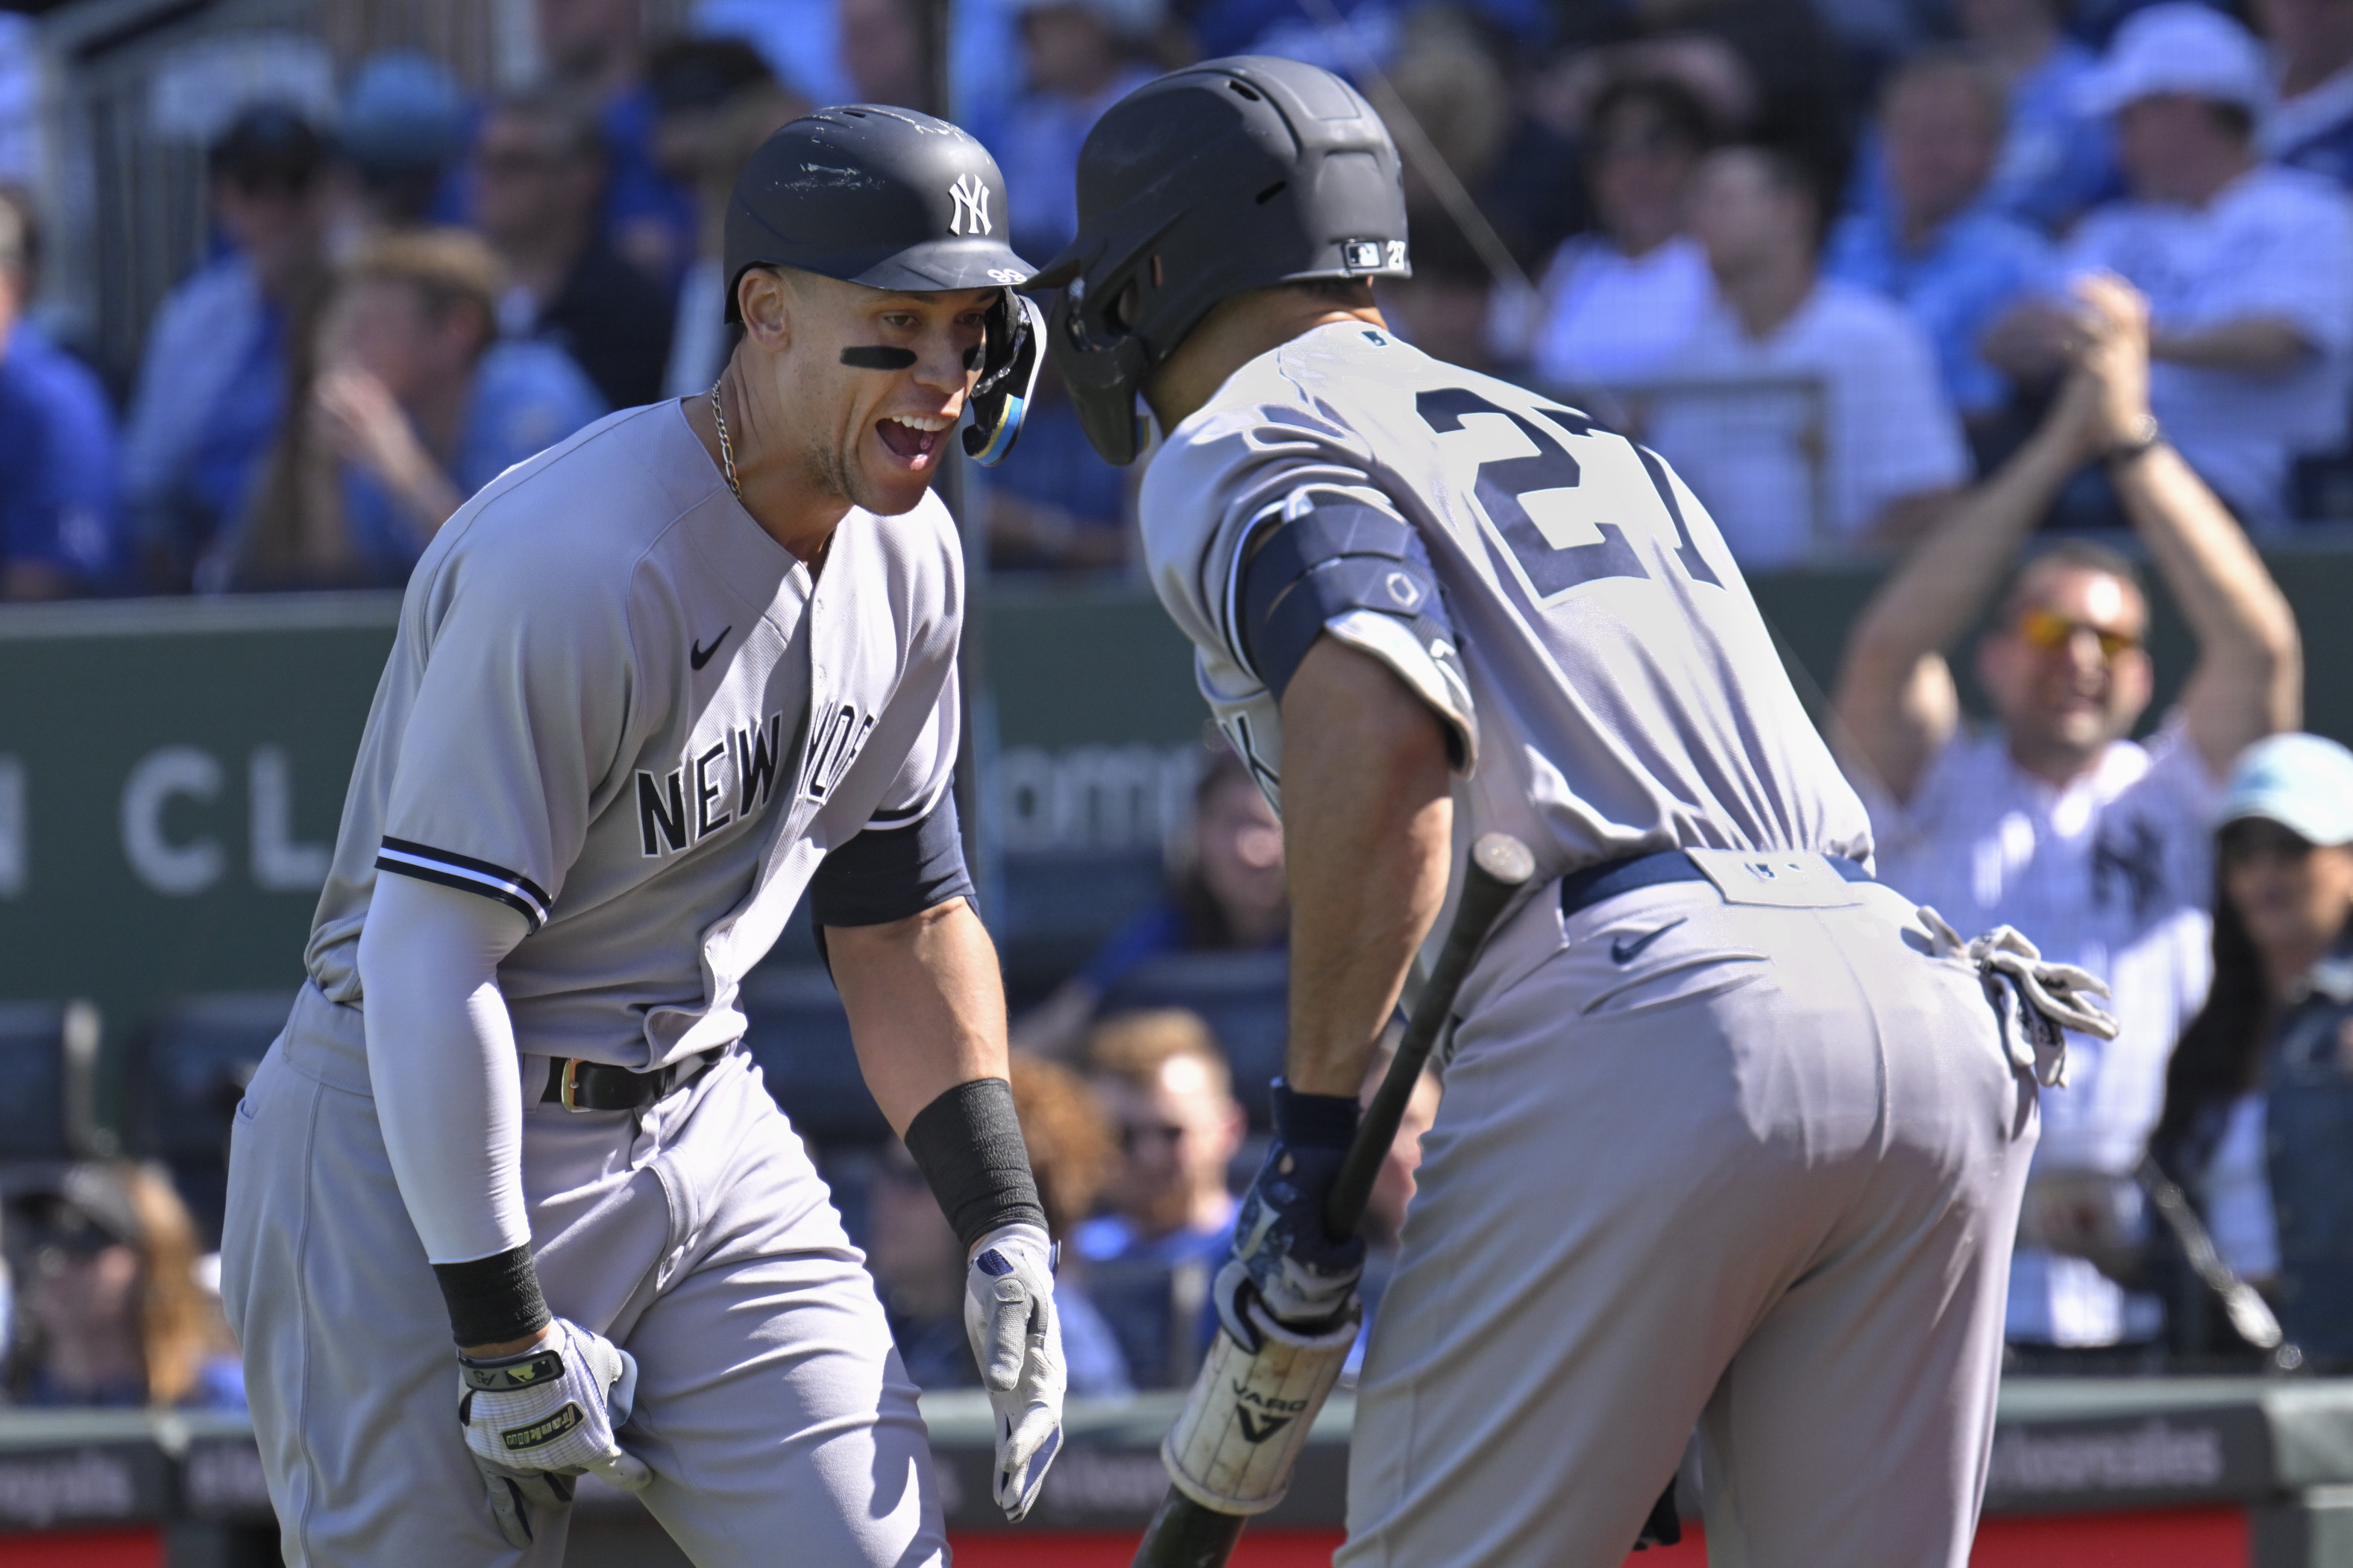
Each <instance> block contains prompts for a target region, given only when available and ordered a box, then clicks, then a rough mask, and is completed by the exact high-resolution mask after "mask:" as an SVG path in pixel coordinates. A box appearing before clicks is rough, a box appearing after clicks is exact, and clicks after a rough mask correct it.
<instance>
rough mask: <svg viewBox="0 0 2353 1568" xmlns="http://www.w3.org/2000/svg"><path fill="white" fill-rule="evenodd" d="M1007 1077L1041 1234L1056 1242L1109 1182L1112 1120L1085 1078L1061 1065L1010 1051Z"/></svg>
mask: <svg viewBox="0 0 2353 1568" xmlns="http://www.w3.org/2000/svg"><path fill="white" fill-rule="evenodd" d="M1008 1077H1010V1078H1011V1079H1012V1081H1013V1113H1014V1115H1015V1116H1016V1117H1018V1119H1019V1120H1020V1122H1021V1142H1022V1143H1023V1144H1024V1145H1025V1146H1026V1147H1027V1148H1028V1149H1029V1170H1030V1173H1031V1174H1033V1175H1035V1176H1036V1177H1037V1178H1038V1199H1039V1202H1040V1203H1041V1204H1043V1205H1045V1209H1046V1230H1047V1232H1048V1234H1050V1235H1051V1236H1052V1237H1055V1239H1057V1240H1060V1239H1061V1238H1062V1237H1066V1236H1068V1235H1069V1234H1070V1233H1071V1230H1073V1229H1074V1228H1076V1227H1077V1226H1078V1225H1079V1223H1080V1222H1081V1221H1082V1220H1084V1219H1085V1218H1086V1217H1087V1215H1090V1214H1092V1213H1093V1212H1094V1206H1095V1199H1096V1198H1097V1197H1098V1196H1100V1195H1101V1194H1102V1193H1103V1184H1104V1183H1105V1182H1107V1181H1109V1180H1110V1179H1111V1173H1112V1168H1113V1164H1114V1163H1115V1162H1116V1160H1117V1158H1118V1145H1117V1144H1116V1142H1114V1141H1113V1137H1112V1130H1111V1118H1110V1117H1109V1116H1108V1115H1106V1114H1105V1113H1104V1111H1103V1102H1102V1101H1101V1100H1097V1099H1096V1098H1095V1092H1094V1090H1093V1089H1090V1088H1088V1087H1087V1080H1086V1079H1083V1078H1081V1077H1080V1076H1079V1075H1078V1074H1077V1073H1075V1072H1073V1071H1071V1069H1070V1068H1066V1067H1064V1066H1062V1065H1061V1064H1060V1062H1050V1061H1048V1060H1046V1059H1045V1058H1042V1057H1037V1056H1032V1055H1031V1054H1030V1053H1029V1052H1028V1051H1015V1052H1014V1053H1013V1055H1012V1058H1011V1063H1010V1070H1009V1072H1008Z"/></svg>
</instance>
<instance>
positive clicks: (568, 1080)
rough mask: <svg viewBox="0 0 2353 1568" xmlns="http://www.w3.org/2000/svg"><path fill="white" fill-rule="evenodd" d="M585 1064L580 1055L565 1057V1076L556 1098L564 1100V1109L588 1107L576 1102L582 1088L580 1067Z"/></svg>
mask: <svg viewBox="0 0 2353 1568" xmlns="http://www.w3.org/2000/svg"><path fill="white" fill-rule="evenodd" d="M585 1065H586V1064H585V1063H584V1062H582V1061H581V1059H580V1058H578V1057H567V1058H565V1061H564V1076H563V1078H562V1079H561V1080H560V1087H559V1089H558V1090H557V1095H556V1098H557V1099H558V1100H561V1101H562V1103H563V1106H564V1109H565V1110H575V1111H585V1110H586V1109H587V1108H586V1106H583V1105H579V1104H576V1103H575V1100H577V1098H578V1095H579V1089H580V1069H581V1068H582V1067H584V1066H585Z"/></svg>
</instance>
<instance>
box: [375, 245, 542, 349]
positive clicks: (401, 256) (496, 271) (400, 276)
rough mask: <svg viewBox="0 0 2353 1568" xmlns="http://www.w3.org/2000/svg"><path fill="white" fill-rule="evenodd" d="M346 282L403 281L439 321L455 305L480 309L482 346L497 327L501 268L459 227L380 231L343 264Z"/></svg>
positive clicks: (494, 255)
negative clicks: (398, 231) (379, 234)
mask: <svg viewBox="0 0 2353 1568" xmlns="http://www.w3.org/2000/svg"><path fill="white" fill-rule="evenodd" d="M342 276H343V281H344V282H346V283H404V284H406V285H407V286H408V287H409V288H411V289H415V290H416V291H417V296H418V297H419V298H420V299H422V300H424V302H425V310H426V313H427V315H429V316H431V317H432V318H433V320H434V321H437V322H438V321H444V320H446V319H447V318H448V314H449V312H450V311H451V310H456V309H458V308H459V307H460V306H464V307H467V308H469V309H471V310H475V311H477V312H479V313H480V317H481V322H482V346H484V347H488V346H489V344H490V342H491V338H493V337H495V336H496V335H497V332H498V319H499V292H500V290H501V289H502V288H503V287H504V286H505V269H504V268H502V267H501V265H500V264H499V258H498V253H497V252H496V251H494V250H492V249H491V247H490V246H489V244H488V243H487V242H485V241H484V240H483V239H482V238H481V237H480V236H479V235H476V234H474V233H472V232H471V231H470V230H467V229H462V228H425V229H408V230H405V231H402V232H400V233H396V234H387V235H382V236H379V237H376V238H375V239H372V240H369V241H368V242H367V243H366V244H364V245H363V246H361V247H360V248H359V250H358V251H357V253H355V254H354V255H353V257H352V258H351V259H350V260H349V261H347V262H345V263H344V264H343V275H342Z"/></svg>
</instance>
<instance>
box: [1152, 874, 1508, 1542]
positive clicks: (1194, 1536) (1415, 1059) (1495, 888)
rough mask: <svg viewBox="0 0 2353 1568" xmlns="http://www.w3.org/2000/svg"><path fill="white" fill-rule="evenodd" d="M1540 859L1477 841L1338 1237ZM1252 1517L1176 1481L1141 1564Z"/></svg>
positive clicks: (1386, 1078)
mask: <svg viewBox="0 0 2353 1568" xmlns="http://www.w3.org/2000/svg"><path fill="white" fill-rule="evenodd" d="M1535 868H1536V863H1535V856H1533V855H1531V854H1529V853H1528V847H1527V846H1526V845H1525V844H1523V843H1521V842H1520V841H1519V840H1518V839H1516V838H1514V837H1512V836H1511V835H1510V834H1508V833H1488V834H1482V835H1481V837H1480V838H1479V841H1478V842H1477V843H1476V844H1473V845H1472V847H1471V861H1470V865H1469V866H1468V868H1466V869H1465V871H1464V873H1463V879H1462V896H1461V899H1460V900H1458V901H1457V902H1456V904H1455V906H1454V923H1453V924H1452V925H1451V926H1450V927H1448V928H1447V932H1446V942H1445V945H1444V946H1442V947H1440V949H1439V952H1438V962H1437V963H1436V964H1435V965H1433V966H1432V968H1431V969H1430V983H1429V984H1427V985H1425V986H1423V987H1422V992H1421V996H1420V998H1419V1000H1418V1001H1417V1002H1416V1004H1415V1005H1414V1008H1413V1016H1411V1017H1410V1018H1409V1019H1408V1020H1407V1023H1406V1029H1405V1038H1404V1039H1402V1040H1400V1041H1399V1042H1398V1048H1397V1055H1396V1056H1394V1057H1392V1058H1390V1059H1389V1066H1388V1072H1387V1073H1386V1074H1384V1075H1383V1077H1382V1079H1381V1086H1380V1088H1379V1089H1377V1090H1376V1091H1375V1092H1374V1095H1373V1103H1372V1104H1371V1106H1370V1107H1368V1108H1367V1109H1366V1111H1365V1115H1364V1119H1363V1120H1362V1121H1359V1122H1358V1123H1357V1124H1356V1141H1355V1142H1352V1143H1351V1144H1349V1146H1348V1154H1347V1158H1346V1159H1345V1161H1344V1162H1343V1163H1342V1164H1341V1166H1340V1174H1339V1176H1338V1178H1337V1179H1336V1180H1335V1181H1334V1183H1333V1184H1332V1195H1331V1198H1330V1201H1329V1203H1328V1205H1326V1207H1325V1208H1324V1224H1325V1225H1326V1226H1329V1227H1330V1228H1331V1231H1332V1234H1333V1235H1334V1236H1336V1237H1350V1236H1354V1235H1355V1234H1356V1226H1357V1223H1358V1222H1359V1221H1361V1220H1362V1219H1363V1218H1364V1217H1365V1205H1366V1202H1367V1201H1368V1200H1369V1199H1370V1198H1371V1197H1372V1193H1373V1179H1374V1178H1375V1177H1376V1176H1377V1175H1378V1174H1379V1173H1380V1168H1381V1162H1382V1160H1383V1159H1385V1158H1386V1157H1387V1156H1388V1151H1389V1145H1390V1144H1392V1143H1394V1142H1397V1134H1398V1127H1399V1126H1400V1125H1401V1124H1402V1123H1403V1122H1404V1121H1405V1111H1406V1106H1407V1103H1408V1102H1409V1101H1410V1100H1412V1099H1413V1091H1414V1087H1415V1085H1416V1084H1417V1083H1419V1081H1420V1079H1421V1069H1422V1068H1423V1067H1424V1066H1425V1065H1427V1064H1428V1062H1429V1060H1430V1050H1431V1048H1432V1047H1435V1046H1436V1045H1437V1044H1438V1037H1439V1036H1440V1033H1441V1032H1443V1031H1444V1029H1445V1027H1446V1021H1447V1019H1448V1017H1449V1016H1451V1014H1452V1013H1453V1011H1454V996H1455V993H1456V992H1458V991H1460V990H1461V988H1462V980H1463V977H1464V976H1465V975H1467V974H1469V973H1470V972H1471V963H1472V960H1473V959H1475V958H1477V957H1478V956H1479V949H1480V948H1481V947H1482V945H1484V944H1485V942H1486V941H1487V933H1488V932H1489V931H1492V930H1493V928H1494V924H1495V921H1496V920H1497V919H1498V918H1499V917H1500V916H1501V915H1502V914H1503V912H1504V905H1506V904H1508V903H1509V902H1511V900H1512V895H1513V894H1514V893H1516V892H1518V891H1519V890H1520V889H1521V888H1522V887H1524V886H1525V885H1526V883H1527V880H1528V879H1529V878H1531V877H1533V876H1535ZM1219 1332H1220V1333H1222V1332H1224V1331H1223V1330H1222V1329H1221V1330H1219ZM1314 1415H1315V1413H1314V1411H1312V1410H1310V1411H1307V1412H1305V1413H1304V1415H1303V1419H1304V1420H1305V1421H1310V1422H1312V1421H1313V1420H1314ZM1247 1522H1248V1520H1247V1518H1246V1516H1244V1515H1241V1514H1233V1513H1221V1512H1219V1510H1216V1509H1212V1508H1208V1507H1206V1506H1204V1505H1203V1504H1201V1503H1199V1502H1197V1501H1195V1500H1193V1499H1192V1498H1189V1497H1187V1496H1186V1495H1185V1493H1184V1492H1182V1491H1180V1490H1178V1489H1176V1487H1174V1486H1172V1487H1170V1488H1169V1489H1168V1495H1167V1496H1166V1498H1164V1499H1163V1500H1161V1503H1160V1509H1159V1511H1158V1512H1156V1513H1155V1514H1154V1515H1153V1516H1152V1522H1151V1523H1150V1524H1149V1525H1147V1526H1146V1527H1145V1531H1144V1540H1143V1542H1141V1543H1140V1544H1138V1545H1137V1547H1136V1549H1135V1559H1134V1568H1225V1562H1226V1559H1227V1558H1228V1557H1229V1556H1230V1555H1231V1554H1232V1552H1233V1550H1234V1543H1235V1542H1238V1541H1240V1539H1241V1533H1242V1526H1243V1525H1244V1524H1245V1523H1247Z"/></svg>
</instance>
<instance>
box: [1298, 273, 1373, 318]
mask: <svg viewBox="0 0 2353 1568" xmlns="http://www.w3.org/2000/svg"><path fill="white" fill-rule="evenodd" d="M1282 287H1283V288H1285V289H1292V290H1293V291H1295V292H1297V293H1301V294H1306V295H1310V296H1312V297H1313V298H1314V299H1318V300H1324V301H1325V302H1326V303H1329V304H1334V305H1337V306H1339V307H1340V308H1341V309H1342V310H1370V309H1372V305H1373V286H1372V285H1371V284H1370V283H1367V282H1366V281H1365V280H1364V279H1361V278H1307V279H1301V280H1300V281H1299V282H1296V283H1285V284H1283V285H1282Z"/></svg>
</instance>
